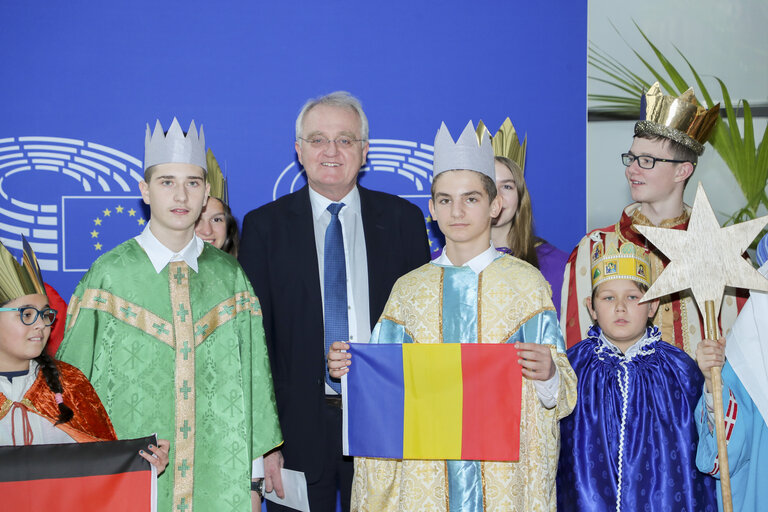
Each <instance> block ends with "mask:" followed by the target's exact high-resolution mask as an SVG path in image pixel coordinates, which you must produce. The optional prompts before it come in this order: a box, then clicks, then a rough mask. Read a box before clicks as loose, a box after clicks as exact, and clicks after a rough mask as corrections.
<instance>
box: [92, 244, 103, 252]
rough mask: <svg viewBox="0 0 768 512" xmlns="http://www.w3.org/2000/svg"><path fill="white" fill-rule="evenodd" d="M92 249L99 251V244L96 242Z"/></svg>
mask: <svg viewBox="0 0 768 512" xmlns="http://www.w3.org/2000/svg"><path fill="white" fill-rule="evenodd" d="M93 248H94V249H96V250H97V251H100V250H101V244H100V243H98V242H96V243H95V244H93Z"/></svg>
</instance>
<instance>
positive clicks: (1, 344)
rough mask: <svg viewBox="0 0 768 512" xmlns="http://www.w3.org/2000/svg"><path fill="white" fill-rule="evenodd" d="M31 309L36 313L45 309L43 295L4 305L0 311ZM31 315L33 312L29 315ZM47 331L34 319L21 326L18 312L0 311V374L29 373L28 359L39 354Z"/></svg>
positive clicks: (46, 340) (45, 327)
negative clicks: (5, 309)
mask: <svg viewBox="0 0 768 512" xmlns="http://www.w3.org/2000/svg"><path fill="white" fill-rule="evenodd" d="M22 306H31V307H34V308H37V309H38V310H43V309H45V308H47V307H48V298H47V297H46V296H45V295H40V294H34V295H24V296H23V297H18V298H16V299H13V300H12V301H10V302H8V303H6V304H5V305H4V306H3V307H6V308H18V307H22ZM32 314H33V315H34V312H33V313H32ZM50 335H51V327H50V326H46V325H45V324H44V323H43V319H42V317H41V316H40V315H38V317H37V320H35V322H34V323H33V324H32V325H24V323H23V322H22V321H21V317H20V316H19V312H18V311H0V371H3V372H13V371H23V370H27V369H29V361H30V359H34V358H36V357H37V356H39V355H40V354H41V353H42V352H43V348H45V344H46V343H47V342H48V336H50Z"/></svg>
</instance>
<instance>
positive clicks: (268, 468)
mask: <svg viewBox="0 0 768 512" xmlns="http://www.w3.org/2000/svg"><path fill="white" fill-rule="evenodd" d="M281 469H283V452H281V451H280V449H279V448H275V449H274V450H272V451H271V452H269V453H267V454H266V455H264V494H266V493H268V492H272V490H273V489H274V491H275V493H276V494H277V496H278V497H279V498H285V491H283V475H282V474H281V473H280V470H281Z"/></svg>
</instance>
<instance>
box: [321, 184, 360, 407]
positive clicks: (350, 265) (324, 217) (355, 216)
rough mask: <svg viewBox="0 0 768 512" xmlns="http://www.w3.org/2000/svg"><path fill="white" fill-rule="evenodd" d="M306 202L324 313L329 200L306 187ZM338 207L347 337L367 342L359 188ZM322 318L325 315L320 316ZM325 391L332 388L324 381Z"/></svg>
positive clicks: (331, 390)
mask: <svg viewBox="0 0 768 512" xmlns="http://www.w3.org/2000/svg"><path fill="white" fill-rule="evenodd" d="M309 202H310V203H311V205H312V220H313V224H314V227H315V249H316V250H317V268H318V271H319V274H320V293H321V295H322V298H323V317H325V230H326V229H327V228H328V224H330V223H331V212H329V211H328V210H327V208H328V205H329V204H331V203H334V202H336V201H331V200H330V199H328V198H327V197H325V196H322V195H320V194H319V193H317V192H315V191H314V190H312V187H310V188H309ZM338 202H340V203H344V208H342V209H341V210H340V211H339V221H340V222H341V231H342V233H343V234H344V261H345V264H346V270H347V312H348V314H347V321H348V324H347V325H348V326H349V341H351V342H353V343H368V340H369V339H370V337H371V315H370V310H369V301H368V253H367V252H366V250H365V233H364V231H363V215H362V210H361V209H360V192H359V191H358V190H357V187H355V188H353V189H352V190H351V191H350V193H349V194H347V195H346V196H344V198H343V199H342V200H341V201H338ZM323 320H325V318H323ZM325 394H327V395H335V394H336V392H335V391H334V390H333V388H331V386H329V385H328V383H327V382H326V383H325Z"/></svg>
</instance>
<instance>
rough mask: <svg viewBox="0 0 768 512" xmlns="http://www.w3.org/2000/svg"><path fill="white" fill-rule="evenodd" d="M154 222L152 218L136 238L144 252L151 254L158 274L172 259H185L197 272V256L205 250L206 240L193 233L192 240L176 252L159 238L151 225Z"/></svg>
mask: <svg viewBox="0 0 768 512" xmlns="http://www.w3.org/2000/svg"><path fill="white" fill-rule="evenodd" d="M151 224H152V221H151V220H150V221H149V222H148V223H147V227H145V228H144V231H142V232H141V233H139V234H138V235H136V236H135V237H134V238H135V239H136V241H137V242H138V243H139V245H140V246H141V248H142V249H144V252H146V253H147V256H149V261H151V262H152V266H153V267H155V272H157V273H158V274H159V273H160V272H162V271H163V269H164V268H165V267H166V265H168V263H170V262H172V261H183V262H185V263H186V264H187V265H189V268H191V269H192V270H194V271H195V273H197V258H198V257H199V256H200V254H201V253H202V252H203V245H204V244H205V242H203V240H202V239H201V238H200V237H198V236H197V235H192V240H190V241H189V243H188V244H187V245H185V246H184V248H183V249H182V250H180V251H179V252H174V251H172V250H170V249H169V248H167V247H166V246H165V245H163V243H162V242H161V241H160V240H158V239H157V238H156V237H155V235H154V233H152V230H151V229H149V226H150V225H151Z"/></svg>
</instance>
